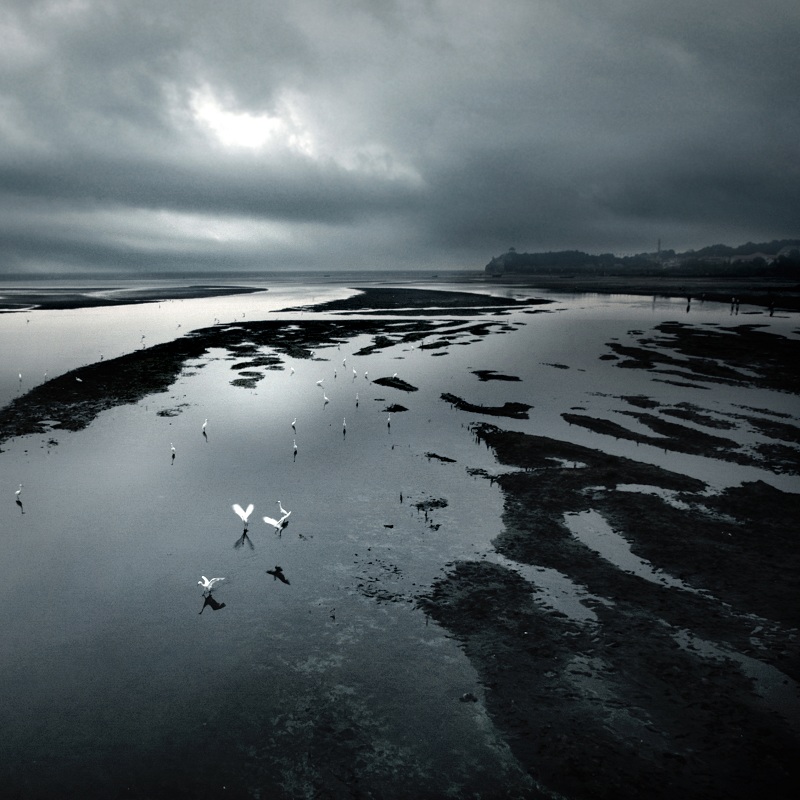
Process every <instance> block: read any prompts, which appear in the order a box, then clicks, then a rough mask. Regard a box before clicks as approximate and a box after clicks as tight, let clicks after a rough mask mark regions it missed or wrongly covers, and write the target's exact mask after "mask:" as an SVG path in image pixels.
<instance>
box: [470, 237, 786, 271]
mask: <svg viewBox="0 0 800 800" xmlns="http://www.w3.org/2000/svg"><path fill="white" fill-rule="evenodd" d="M485 270H486V272H487V273H489V274H490V275H513V274H520V275H618V276H625V275H630V276H665V277H683V276H685V277H764V278H768V277H772V278H781V279H787V278H789V279H794V280H800V239H778V240H775V241H772V242H763V243H760V244H756V243H753V242H748V243H747V244H743V245H740V246H738V247H730V246H728V245H725V244H714V245H711V246H709V247H704V248H702V249H700V250H687V251H686V252H683V253H676V252H675V251H674V250H661V249H660V248H659V249H658V250H656V251H655V252H652V253H638V254H637V255H632V256H617V255H614V253H601V254H599V255H592V254H590V253H584V252H581V251H580V250H559V251H556V252H547V253H518V252H517V251H516V250H515V249H514V248H513V247H512V248H511V249H509V250H508V252H506V253H503V254H502V255H499V256H495V257H494V258H493V259H492V260H491V261H490V262H489V263H488V264H487V265H486V267H485Z"/></svg>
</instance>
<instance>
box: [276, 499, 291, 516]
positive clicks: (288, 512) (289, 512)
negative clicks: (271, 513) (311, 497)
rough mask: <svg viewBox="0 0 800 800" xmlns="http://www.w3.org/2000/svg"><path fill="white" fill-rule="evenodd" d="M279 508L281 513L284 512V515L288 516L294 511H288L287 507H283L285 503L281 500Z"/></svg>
mask: <svg viewBox="0 0 800 800" xmlns="http://www.w3.org/2000/svg"><path fill="white" fill-rule="evenodd" d="M278 510H279V511H280V512H281V514H282V515H283V516H284V517H288V516H289V514H291V513H292V512H291V511H287V510H286V509H285V508H284V507H283V504H282V503H281V501H280V500H278Z"/></svg>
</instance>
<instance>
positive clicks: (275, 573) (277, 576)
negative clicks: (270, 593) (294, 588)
mask: <svg viewBox="0 0 800 800" xmlns="http://www.w3.org/2000/svg"><path fill="white" fill-rule="evenodd" d="M266 573H267V575H272V579H273V580H277V581H281V582H282V583H285V584H286V585H287V586H288V585H289V579H288V578H287V577H286V576H285V575H284V574H283V567H279V566H276V567H275V569H268V570H266Z"/></svg>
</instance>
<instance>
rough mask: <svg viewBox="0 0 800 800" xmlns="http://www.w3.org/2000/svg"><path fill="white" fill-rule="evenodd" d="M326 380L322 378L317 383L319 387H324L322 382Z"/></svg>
mask: <svg viewBox="0 0 800 800" xmlns="http://www.w3.org/2000/svg"><path fill="white" fill-rule="evenodd" d="M324 380H325V378H320V379H319V380H318V381H317V386H322V381H324Z"/></svg>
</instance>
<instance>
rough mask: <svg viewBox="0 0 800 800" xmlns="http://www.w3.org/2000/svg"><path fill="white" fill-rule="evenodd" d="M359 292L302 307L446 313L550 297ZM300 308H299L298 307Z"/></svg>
mask: <svg viewBox="0 0 800 800" xmlns="http://www.w3.org/2000/svg"><path fill="white" fill-rule="evenodd" d="M357 288H358V292H359V294H356V295H353V296H352V297H347V298H345V299H343V300H332V301H331V302H329V303H323V304H321V305H315V306H303V307H302V310H306V311H312V310H313V311H325V312H328V311H338V312H369V313H373V312H375V313H381V314H384V313H386V314H389V313H390V314H398V313H402V314H410V315H415V314H420V313H426V314H428V313H435V312H436V311H442V312H445V313H447V314H454V313H458V312H459V311H464V312H466V313H470V314H472V313H475V312H476V311H478V312H480V311H484V312H492V311H498V310H502V309H508V308H515V309H519V308H527V307H529V306H538V305H549V304H550V303H552V300H546V299H543V298H540V297H530V298H528V299H526V300H513V299H510V298H502V297H493V296H491V295H482V294H475V293H473V292H453V291H440V290H437V289H405V288H369V287H367V288H363V287H357ZM297 310H300V309H297Z"/></svg>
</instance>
